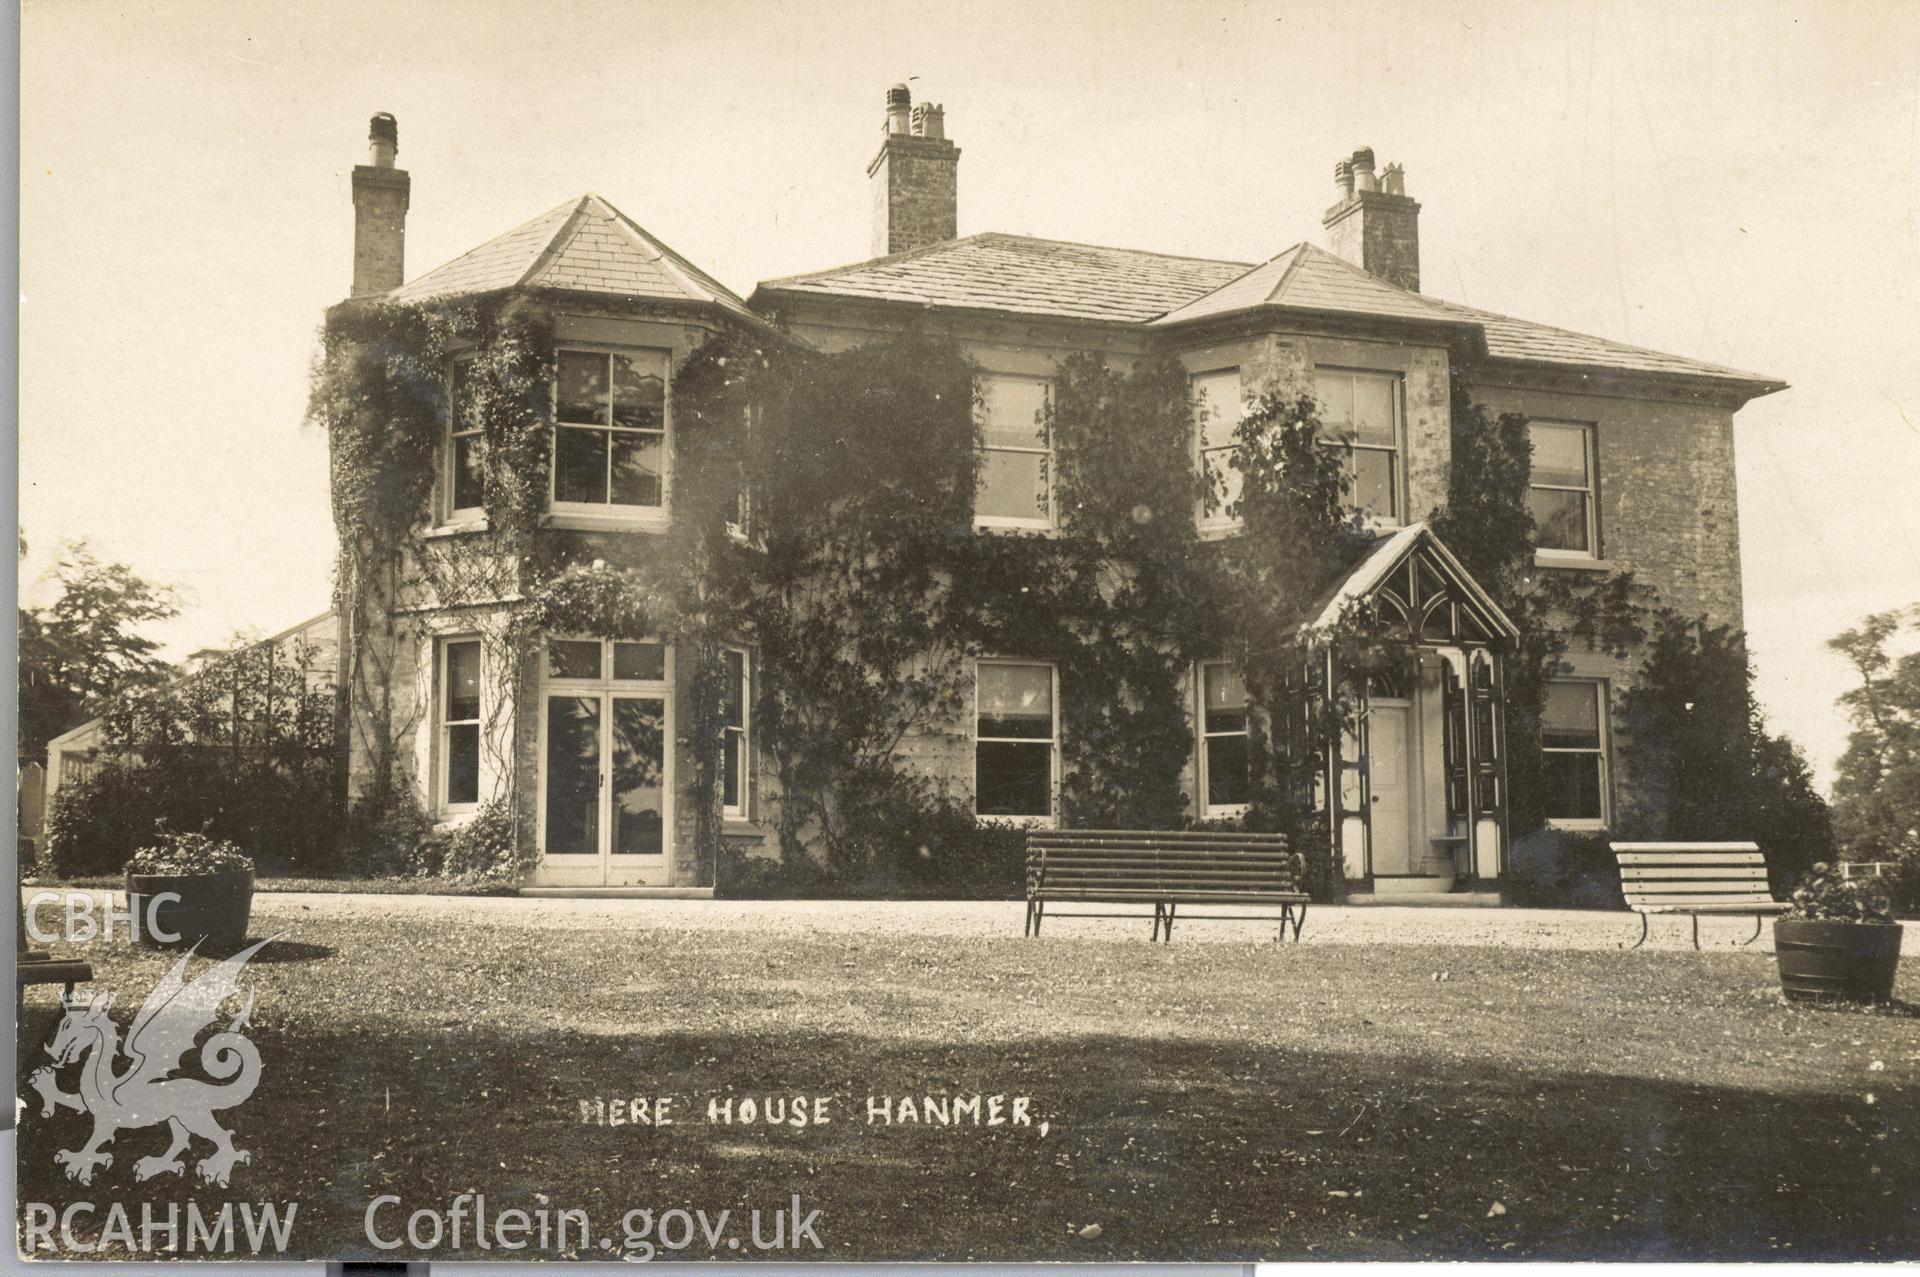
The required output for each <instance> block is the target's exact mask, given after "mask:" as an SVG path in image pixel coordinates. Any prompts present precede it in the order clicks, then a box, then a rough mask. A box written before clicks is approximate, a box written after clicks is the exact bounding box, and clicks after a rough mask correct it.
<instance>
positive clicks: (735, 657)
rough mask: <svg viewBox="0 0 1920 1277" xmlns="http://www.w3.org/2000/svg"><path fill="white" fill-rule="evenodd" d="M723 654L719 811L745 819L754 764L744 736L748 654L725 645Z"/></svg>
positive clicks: (748, 702) (748, 700) (748, 693)
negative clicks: (724, 685) (724, 686)
mask: <svg viewBox="0 0 1920 1277" xmlns="http://www.w3.org/2000/svg"><path fill="white" fill-rule="evenodd" d="M723 655H724V656H725V658H726V663H727V687H726V691H725V692H724V693H723V697H724V699H723V700H722V702H721V709H722V714H723V717H724V719H725V725H724V727H723V728H722V733H723V736H722V740H721V745H720V810H721V814H722V815H725V816H728V817H731V818H733V819H736V820H745V819H746V818H747V785H748V781H749V779H750V777H749V773H750V772H751V770H752V767H753V755H752V754H751V753H749V752H748V751H749V748H750V746H749V742H748V736H747V726H748V718H749V717H750V715H751V713H752V709H751V706H752V702H753V671H752V665H751V663H750V662H749V661H748V659H747V654H746V653H745V652H743V651H740V650H739V649H738V648H728V649H726V651H725V653H724V654H723Z"/></svg>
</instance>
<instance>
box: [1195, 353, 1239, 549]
mask: <svg viewBox="0 0 1920 1277" xmlns="http://www.w3.org/2000/svg"><path fill="white" fill-rule="evenodd" d="M1229 373H1231V374H1232V375H1233V405H1232V406H1233V409H1234V410H1236V411H1237V412H1238V413H1239V417H1236V418H1234V425H1235V426H1236V427H1238V425H1239V423H1240V418H1241V417H1245V416H1246V414H1247V398H1246V396H1247V387H1246V382H1245V380H1244V379H1243V378H1242V377H1241V375H1240V367H1239V365H1238V364H1235V365H1231V366H1229V367H1226V368H1207V369H1203V370H1201V371H1200V372H1196V373H1190V374H1188V376H1187V402H1188V404H1189V405H1191V407H1190V408H1189V411H1190V412H1191V414H1192V416H1193V460H1194V465H1195V466H1197V467H1198V469H1199V473H1200V480H1201V482H1202V483H1208V482H1210V472H1209V471H1208V469H1207V457H1208V455H1209V454H1211V453H1215V452H1224V453H1227V454H1229V464H1231V455H1232V454H1233V453H1235V452H1237V451H1239V444H1238V443H1237V442H1236V443H1231V444H1221V445H1217V446H1215V447H1211V448H1210V447H1208V446H1207V433H1206V426H1205V423H1204V422H1202V421H1201V420H1200V414H1199V412H1198V410H1197V409H1198V406H1199V395H1200V382H1201V380H1202V379H1203V378H1207V377H1224V376H1226V375H1227V374H1229ZM1208 405H1209V406H1210V407H1211V406H1212V400H1211V399H1209V400H1208ZM1194 521H1195V524H1196V525H1197V526H1198V527H1199V529H1200V531H1202V532H1213V533H1220V532H1233V531H1236V530H1238V529H1239V528H1240V527H1241V525H1242V523H1243V522H1244V521H1243V520H1242V519H1241V518H1240V517H1239V516H1238V515H1234V514H1228V513H1227V512H1226V507H1225V506H1222V507H1221V509H1220V512H1219V513H1218V514H1213V515H1209V514H1208V513H1207V493H1204V492H1203V493H1201V495H1200V500H1199V503H1198V504H1197V506H1196V507H1195V509H1194Z"/></svg>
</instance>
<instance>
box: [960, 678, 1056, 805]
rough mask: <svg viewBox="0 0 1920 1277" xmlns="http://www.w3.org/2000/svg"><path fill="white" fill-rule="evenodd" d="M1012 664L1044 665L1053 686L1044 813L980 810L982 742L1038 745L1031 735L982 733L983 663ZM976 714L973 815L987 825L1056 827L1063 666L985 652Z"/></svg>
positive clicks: (977, 681) (973, 725) (976, 691)
mask: <svg viewBox="0 0 1920 1277" xmlns="http://www.w3.org/2000/svg"><path fill="white" fill-rule="evenodd" d="M989 665H1003V666H1004V665H1012V666H1021V667H1026V668H1029V669H1038V668H1044V669H1045V670H1046V671H1047V678H1048V686H1049V688H1050V691H1049V695H1048V702H1049V704H1050V705H1051V707H1052V710H1053V715H1052V717H1053V722H1052V726H1051V733H1050V734H1049V735H1048V737H1047V739H1046V741H1045V742H1044V744H1045V745H1046V746H1047V813H1046V815H1044V816H1040V815H1028V816H1007V815H984V814H982V813H981V811H980V792H979V789H980V746H981V745H982V744H983V743H984V744H989V745H994V744H1010V745H1038V744H1042V743H1043V742H1041V741H1039V740H1036V739H1034V738H1033V737H1031V736H1021V737H1013V736H982V735H980V670H981V667H982V666H989ZM972 713H973V718H972V720H971V721H970V723H969V725H968V732H969V734H970V735H971V736H972V737H973V784H974V795H973V817H974V819H975V820H977V821H979V822H980V823H981V824H983V825H1001V826H1006V827H1010V828H1014V829H1052V828H1053V827H1054V826H1055V825H1056V824H1057V823H1058V822H1059V818H1060V667H1059V666H1058V665H1055V664H1054V663H1053V662H1052V661H1029V660H1023V659H1022V658H1020V657H1017V656H983V657H980V658H979V659H978V660H976V661H975V662H974V663H973V710H972Z"/></svg>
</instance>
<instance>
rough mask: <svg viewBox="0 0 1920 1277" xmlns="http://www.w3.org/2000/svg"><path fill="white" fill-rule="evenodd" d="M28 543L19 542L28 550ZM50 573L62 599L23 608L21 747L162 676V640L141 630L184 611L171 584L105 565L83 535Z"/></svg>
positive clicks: (39, 744)
mask: <svg viewBox="0 0 1920 1277" xmlns="http://www.w3.org/2000/svg"><path fill="white" fill-rule="evenodd" d="M25 548H26V543H25V542H24V541H22V542H21V549H22V551H23V552H24V550H25ZM51 574H52V577H53V579H54V581H56V582H57V583H58V585H59V587H60V593H59V597H58V598H56V599H55V600H54V602H53V603H52V604H51V605H49V606H47V607H42V608H33V609H27V608H22V609H20V753H21V754H22V756H24V757H39V756H40V755H41V754H43V753H44V752H45V751H46V748H47V742H48V741H49V740H51V739H53V738H54V737H55V736H58V735H59V734H60V733H61V732H63V731H65V730H67V729H68V728H69V727H72V726H74V725H75V724H77V723H80V722H82V721H84V720H85V719H86V718H87V717H88V716H89V715H91V714H94V713H97V712H98V711H99V710H100V709H102V708H103V707H104V706H105V705H106V704H107V703H108V702H109V701H111V700H112V699H113V698H114V697H116V696H119V695H121V694H123V693H126V692H129V691H133V690H137V689H139V688H142V687H152V686H155V685H157V684H158V683H160V682H161V681H163V680H164V679H165V677H166V675H167V673H168V670H169V666H168V665H167V663H166V662H165V661H163V660H161V659H160V658H159V657H158V656H157V655H155V653H156V652H158V650H159V647H160V645H159V643H158V642H156V641H155V640H153V639H151V638H148V637H147V636H146V635H144V634H142V633H141V632H140V631H141V629H142V627H144V626H147V625H151V624H152V623H153V622H155V621H166V620H171V619H172V618H173V617H175V616H178V615H179V614H180V607H179V603H178V601H177V599H176V596H175V593H174V591H173V588H172V587H171V586H164V585H156V584H154V583H153V582H151V581H147V580H145V579H143V578H142V577H140V576H138V575H136V574H135V573H134V571H133V569H132V568H130V567H128V566H127V565H126V564H124V563H104V562H102V561H101V560H100V558H99V556H98V555H96V554H95V553H94V552H93V549H92V547H91V546H89V545H88V544H87V543H86V541H85V540H78V541H69V542H66V543H64V544H63V545H62V546H61V547H60V555H59V558H58V559H57V560H56V561H55V562H54V565H53V567H52V569H51Z"/></svg>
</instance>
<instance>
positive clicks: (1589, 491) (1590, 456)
mask: <svg viewBox="0 0 1920 1277" xmlns="http://www.w3.org/2000/svg"><path fill="white" fill-rule="evenodd" d="M1535 426H1554V427H1558V428H1560V429H1563V430H1578V431H1579V432H1580V437H1581V442H1582V443H1583V444H1584V446H1585V448H1586V454H1587V482H1586V486H1585V487H1580V486H1577V485H1575V484H1568V483H1539V482H1536V481H1535V480H1534V478H1533V475H1532V473H1531V471H1529V473H1528V476H1527V490H1528V491H1529V492H1531V491H1532V490H1533V489H1535V488H1538V489H1540V490H1541V491H1542V492H1578V493H1580V494H1581V495H1582V496H1584V497H1585V498H1586V507H1587V548H1586V549H1584V550H1562V549H1554V548H1549V547H1547V546H1541V545H1536V546H1535V547H1534V551H1533V552H1534V557H1536V558H1538V559H1543V560H1549V561H1551V560H1556V559H1557V560H1560V561H1562V562H1570V563H1594V562H1598V561H1599V559H1600V469H1599V460H1600V456H1599V447H1598V435H1599V432H1598V430H1597V429H1596V428H1595V425H1594V423H1593V422H1591V421H1559V420H1554V419H1552V418H1545V417H1543V418H1541V419H1539V420H1537V421H1529V422H1528V423H1527V443H1528V444H1529V446H1531V444H1532V443H1533V428H1534V427H1535Z"/></svg>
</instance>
